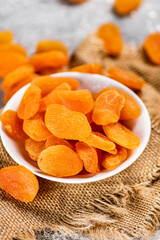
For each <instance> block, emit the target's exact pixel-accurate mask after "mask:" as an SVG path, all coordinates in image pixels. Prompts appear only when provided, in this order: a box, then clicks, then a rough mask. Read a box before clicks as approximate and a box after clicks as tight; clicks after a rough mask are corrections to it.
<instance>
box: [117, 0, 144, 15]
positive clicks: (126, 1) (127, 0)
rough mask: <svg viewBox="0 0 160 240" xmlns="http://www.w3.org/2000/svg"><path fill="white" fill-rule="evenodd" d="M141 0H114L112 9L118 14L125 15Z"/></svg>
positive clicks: (135, 7)
mask: <svg viewBox="0 0 160 240" xmlns="http://www.w3.org/2000/svg"><path fill="white" fill-rule="evenodd" d="M141 2H142V0H115V3H114V9H115V11H116V12H117V13H118V14H120V15H126V14H129V13H130V12H132V11H134V10H135V9H137V8H138V7H139V5H140V4H141Z"/></svg>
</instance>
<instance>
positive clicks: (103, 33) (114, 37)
mask: <svg viewBox="0 0 160 240" xmlns="http://www.w3.org/2000/svg"><path fill="white" fill-rule="evenodd" d="M97 35H98V37H99V38H100V39H102V40H103V42H104V48H105V50H106V52H107V53H108V54H109V55H111V56H117V55H119V54H120V53H121V51H122V47H123V39H122V36H121V33H120V30H119V28H118V27H117V26H116V25H115V24H113V23H106V24H104V25H102V26H100V27H99V28H98V30H97Z"/></svg>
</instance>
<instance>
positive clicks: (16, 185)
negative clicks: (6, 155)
mask: <svg viewBox="0 0 160 240" xmlns="http://www.w3.org/2000/svg"><path fill="white" fill-rule="evenodd" d="M0 188H2V189H3V190H4V191H5V192H7V193H9V194H10V195H11V196H12V197H14V198H15V199H17V200H20V201H21V202H31V201H33V199H34V198H35V197H36V195H37V193H38V190H39V183H38V180H37V178H36V176H35V175H34V174H33V173H32V172H31V171H30V170H28V169H27V168H25V167H23V166H20V165H19V166H10V167H5V168H2V169H1V170H0Z"/></svg>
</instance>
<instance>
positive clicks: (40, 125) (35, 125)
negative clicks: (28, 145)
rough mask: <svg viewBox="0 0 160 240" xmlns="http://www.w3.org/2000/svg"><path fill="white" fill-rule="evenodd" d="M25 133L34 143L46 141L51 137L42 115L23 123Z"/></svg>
mask: <svg viewBox="0 0 160 240" xmlns="http://www.w3.org/2000/svg"><path fill="white" fill-rule="evenodd" d="M23 130H24V132H25V133H26V134H27V135H28V136H29V137H30V138H31V139H33V140H34V141H37V142H41V141H45V140H46V139H47V138H48V137H50V136H51V133H50V132H49V131H48V129H47V128H46V126H45V124H44V121H43V118H42V116H41V115H39V114H36V115H35V116H34V117H32V118H31V119H26V120H24V122H23Z"/></svg>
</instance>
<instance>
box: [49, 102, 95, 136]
mask: <svg viewBox="0 0 160 240" xmlns="http://www.w3.org/2000/svg"><path fill="white" fill-rule="evenodd" d="M45 124H46V127H47V128H48V129H49V131H50V132H51V133H52V134H53V135H54V136H56V137H58V138H62V139H64V138H65V139H71V140H80V141H83V140H84V139H85V138H87V137H88V136H89V134H90V133H91V127H90V125H89V122H88V120H87V118H86V116H85V115H84V114H83V113H80V112H75V111H71V110H69V109H67V108H66V107H65V106H62V105H60V104H51V105H49V106H48V107H47V110H46V114H45Z"/></svg>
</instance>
